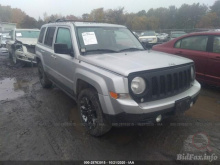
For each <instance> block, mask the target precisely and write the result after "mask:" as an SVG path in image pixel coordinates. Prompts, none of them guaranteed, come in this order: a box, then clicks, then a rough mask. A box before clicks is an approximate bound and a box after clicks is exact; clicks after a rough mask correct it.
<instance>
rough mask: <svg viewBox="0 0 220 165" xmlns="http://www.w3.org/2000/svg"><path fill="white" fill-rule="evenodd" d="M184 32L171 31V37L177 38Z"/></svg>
mask: <svg viewBox="0 0 220 165" xmlns="http://www.w3.org/2000/svg"><path fill="white" fill-rule="evenodd" d="M185 34H186V33H172V35H171V38H177V37H181V36H183V35H185Z"/></svg>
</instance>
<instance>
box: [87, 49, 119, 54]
mask: <svg viewBox="0 0 220 165" xmlns="http://www.w3.org/2000/svg"><path fill="white" fill-rule="evenodd" d="M88 52H103V53H106V52H107V53H117V51H116V50H112V49H94V50H86V52H85V53H88Z"/></svg>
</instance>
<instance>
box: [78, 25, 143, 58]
mask: <svg viewBox="0 0 220 165" xmlns="http://www.w3.org/2000/svg"><path fill="white" fill-rule="evenodd" d="M77 33H78V40H79V44H80V48H81V50H83V49H85V50H86V53H87V54H94V53H97V52H100V53H102V50H103V52H105V50H108V51H110V52H120V51H122V50H124V49H129V48H132V49H137V50H144V49H143V46H142V45H141V44H140V42H139V41H138V39H137V38H136V37H135V36H134V35H133V34H132V33H131V32H130V31H129V30H128V29H126V28H115V27H79V28H77Z"/></svg>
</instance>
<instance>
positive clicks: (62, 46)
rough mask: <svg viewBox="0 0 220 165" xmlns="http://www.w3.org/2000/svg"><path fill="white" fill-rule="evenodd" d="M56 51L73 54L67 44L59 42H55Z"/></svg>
mask: <svg viewBox="0 0 220 165" xmlns="http://www.w3.org/2000/svg"><path fill="white" fill-rule="evenodd" d="M54 52H55V53H58V54H69V55H72V54H71V51H70V49H68V46H67V44H59V43H55V44H54Z"/></svg>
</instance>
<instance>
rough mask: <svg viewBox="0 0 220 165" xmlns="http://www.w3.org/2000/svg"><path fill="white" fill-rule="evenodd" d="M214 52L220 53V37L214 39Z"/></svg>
mask: <svg viewBox="0 0 220 165" xmlns="http://www.w3.org/2000/svg"><path fill="white" fill-rule="evenodd" d="M213 52H214V53H220V36H219V37H214V42H213Z"/></svg>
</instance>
